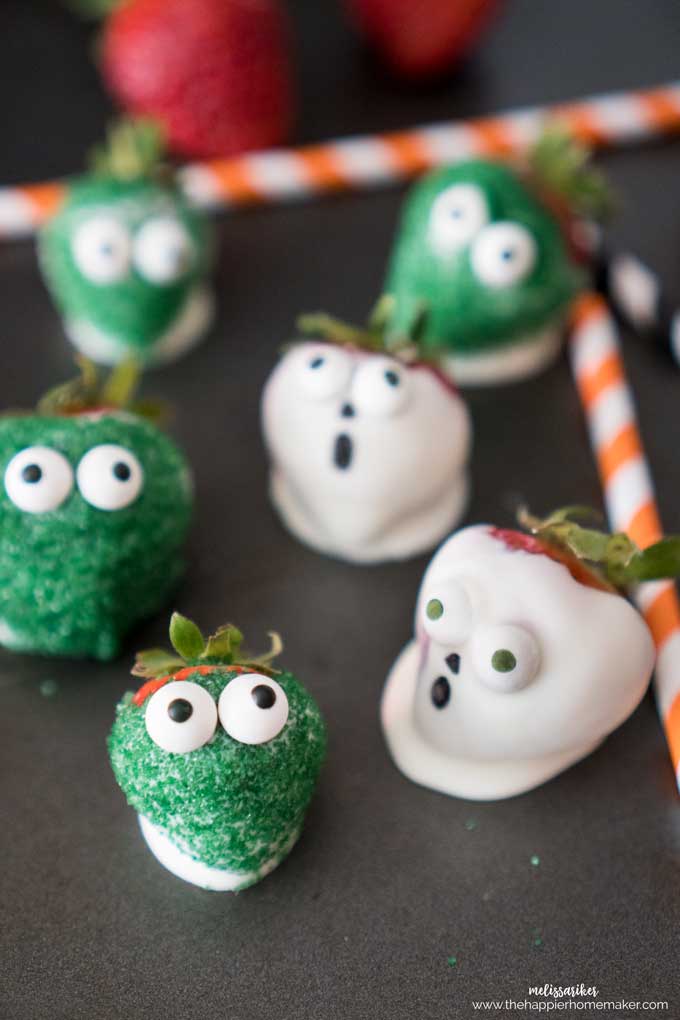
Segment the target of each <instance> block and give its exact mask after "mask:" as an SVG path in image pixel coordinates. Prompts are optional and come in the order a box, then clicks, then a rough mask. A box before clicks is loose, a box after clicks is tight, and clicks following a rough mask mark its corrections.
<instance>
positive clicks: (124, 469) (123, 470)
mask: <svg viewBox="0 0 680 1020" xmlns="http://www.w3.org/2000/svg"><path fill="white" fill-rule="evenodd" d="M131 474H132V472H131V471H130V466H129V465H128V464H126V463H125V462H124V461H122V460H119V461H118V462H117V463H116V464H114V465H113V476H114V478H117V479H118V481H119V482H127V481H129V478H130V475H131Z"/></svg>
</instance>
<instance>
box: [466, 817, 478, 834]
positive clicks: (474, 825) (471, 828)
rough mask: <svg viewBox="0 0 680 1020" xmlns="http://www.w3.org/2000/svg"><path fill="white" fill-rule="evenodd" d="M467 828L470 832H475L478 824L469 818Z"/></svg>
mask: <svg viewBox="0 0 680 1020" xmlns="http://www.w3.org/2000/svg"><path fill="white" fill-rule="evenodd" d="M465 828H466V829H467V831H468V832H474V830H475V829H476V828H477V822H476V821H475V820H474V818H468V820H467V821H466V823H465Z"/></svg>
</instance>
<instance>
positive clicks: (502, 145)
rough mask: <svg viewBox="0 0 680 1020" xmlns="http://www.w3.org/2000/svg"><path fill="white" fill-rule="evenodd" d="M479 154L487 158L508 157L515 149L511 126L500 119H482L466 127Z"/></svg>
mask: <svg viewBox="0 0 680 1020" xmlns="http://www.w3.org/2000/svg"><path fill="white" fill-rule="evenodd" d="M468 127H469V129H470V131H471V132H472V134H473V135H474V137H475V140H476V142H477V145H478V147H479V150H480V152H481V153H483V154H484V155H487V156H508V155H510V153H512V152H514V151H515V150H516V149H517V143H516V142H515V139H514V138H513V135H512V129H511V125H510V124H509V123H508V121H507V120H503V119H502V118H500V117H484V118H482V119H481V120H473V121H471V122H470V124H469V125H468Z"/></svg>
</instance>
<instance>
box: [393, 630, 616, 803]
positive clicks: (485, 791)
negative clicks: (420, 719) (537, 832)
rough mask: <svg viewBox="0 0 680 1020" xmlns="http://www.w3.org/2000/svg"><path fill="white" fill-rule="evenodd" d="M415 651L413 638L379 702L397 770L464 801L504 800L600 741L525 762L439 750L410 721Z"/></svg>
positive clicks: (553, 773) (588, 751) (573, 761)
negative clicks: (487, 758)
mask: <svg viewBox="0 0 680 1020" xmlns="http://www.w3.org/2000/svg"><path fill="white" fill-rule="evenodd" d="M419 656H420V653H419V649H418V646H417V644H416V642H415V641H411V642H410V643H409V644H408V645H406V647H405V648H404V650H403V651H402V653H401V655H400V656H399V658H398V659H397V661H396V662H395V664H394V666H393V667H392V669H391V670H390V673H389V675H388V677H387V683H386V684H385V689H384V691H383V696H382V701H381V705H380V718H381V721H382V727H383V733H384V735H385V740H386V742H387V746H388V748H389V751H390V754H391V756H392V759H393V761H394V763H395V765H396V766H397V768H398V769H399V770H400V771H401V772H403V773H404V775H405V776H407V777H408V778H409V779H412V780H413V782H414V783H419V784H420V785H421V786H427V787H429V788H430V789H433V790H438V791H439V792H441V793H446V794H449V795H451V796H454V797H462V798H464V799H465V800H502V799H504V798H506V797H514V796H516V795H517V794H520V793H526V791H527V790H532V789H533V788H534V787H535V786H540V785H541V784H542V783H545V782H547V781H548V780H549V779H552V778H553V776H556V775H557V774H558V773H559V772H562V771H563V770H564V769H566V768H569V766H570V765H574V764H576V762H578V761H580V760H581V759H582V758H585V757H586V756H587V755H589V754H591V753H592V752H593V751H594V750H595V748H596V747H598V746H599V745H600V744H601V743H602V741H601V740H596V741H595V742H594V743H588V744H584V745H583V746H580V747H571V748H569V750H568V751H564V752H561V753H559V754H550V755H544V756H542V757H538V758H527V759H524V760H499V761H488V760H487V761H481V760H479V759H470V758H455V757H454V756H453V755H452V754H446V755H445V754H442V752H441V751H438V750H437V748H436V747H433V746H432V744H429V743H427V742H426V741H425V739H424V738H423V737H422V736H421V734H420V733H419V732H418V730H417V729H416V727H415V725H414V711H413V708H414V697H415V688H416V683H417V677H418V664H419Z"/></svg>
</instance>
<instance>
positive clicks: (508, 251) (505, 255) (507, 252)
mask: <svg viewBox="0 0 680 1020" xmlns="http://www.w3.org/2000/svg"><path fill="white" fill-rule="evenodd" d="M514 257H515V251H514V249H513V248H504V249H503V251H502V252H501V258H502V259H503V261H504V262H510V261H511V259H514Z"/></svg>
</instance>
